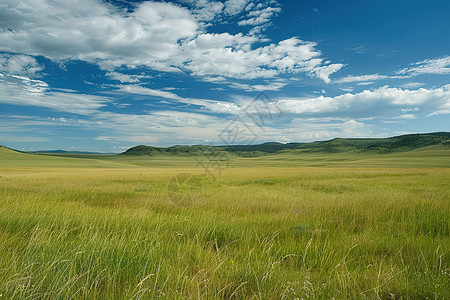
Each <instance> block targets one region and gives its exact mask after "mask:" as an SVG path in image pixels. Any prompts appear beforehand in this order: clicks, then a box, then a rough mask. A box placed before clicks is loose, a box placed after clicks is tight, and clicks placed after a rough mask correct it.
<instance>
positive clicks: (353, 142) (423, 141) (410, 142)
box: [122, 132, 450, 157]
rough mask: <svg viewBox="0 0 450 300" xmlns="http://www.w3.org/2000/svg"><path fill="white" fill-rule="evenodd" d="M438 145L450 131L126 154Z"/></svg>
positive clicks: (449, 144)
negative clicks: (388, 136)
mask: <svg viewBox="0 0 450 300" xmlns="http://www.w3.org/2000/svg"><path fill="white" fill-rule="evenodd" d="M434 145H441V146H443V147H444V148H448V149H450V133H449V132H435V133H425V134H408V135H401V136H394V137H390V138H370V139H359V138H335V139H332V140H328V141H317V142H311V143H288V144H282V143H276V142H270V143H264V144H260V145H231V146H205V145H194V146H172V147H168V148H160V147H152V146H145V145H139V146H136V147H133V148H130V149H128V150H127V151H125V152H124V153H122V154H124V155H150V156H154V155H160V154H173V155H180V154H182V155H187V156H189V155H196V154H198V153H199V152H202V151H203V152H204V151H226V152H230V153H233V154H239V155H240V156H248V157H251V156H260V155H266V154H269V153H277V152H281V151H282V152H286V151H292V150H294V151H296V152H297V151H301V152H328V153H341V152H348V151H361V152H374V153H389V152H402V151H411V150H416V149H420V148H423V147H429V146H434Z"/></svg>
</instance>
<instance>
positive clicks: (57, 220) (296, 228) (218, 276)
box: [0, 167, 450, 299]
mask: <svg viewBox="0 0 450 300" xmlns="http://www.w3.org/2000/svg"><path fill="white" fill-rule="evenodd" d="M180 172H184V173H186V172H190V173H192V174H193V175H194V176H198V177H195V178H196V180H200V181H201V191H198V186H197V185H196V189H197V190H196V192H195V194H194V195H195V199H193V200H194V201H193V203H190V204H191V205H182V206H180V205H176V204H177V202H176V201H175V204H174V199H172V198H171V197H173V194H174V191H173V190H170V187H169V185H168V183H169V182H170V179H171V178H173V177H174V176H175V175H177V174H178V173H180ZM0 176H1V177H0V201H1V202H0V294H1V295H2V296H1V297H3V298H6V299H94V298H97V299H148V298H156V297H160V298H165V299H199V298H201V299H223V298H226V299H228V298H235V299H271V298H273V299H297V298H298V299H302V298H303V299H324V298H326V299H331V298H332V297H334V298H335V299H345V298H352V299H365V298H367V299H425V298H427V297H428V298H429V299H449V298H450V285H449V284H448V283H449V279H450V261H449V247H450V244H449V223H450V202H449V200H450V192H449V189H448V186H449V181H450V180H449V179H450V170H445V169H342V168H341V169H326V168H321V169H319V168H307V169H295V168H233V169H228V170H225V171H224V172H223V175H222V176H221V177H219V178H218V179H217V180H216V181H214V180H212V178H210V177H207V176H201V171H200V170H197V169H192V170H186V169H183V170H177V169H144V168H142V169H92V168H91V169H82V168H70V169H65V168H54V169H51V168H28V169H14V168H6V167H3V168H1V169H0ZM168 188H169V190H168ZM182 191H183V192H188V191H186V189H182Z"/></svg>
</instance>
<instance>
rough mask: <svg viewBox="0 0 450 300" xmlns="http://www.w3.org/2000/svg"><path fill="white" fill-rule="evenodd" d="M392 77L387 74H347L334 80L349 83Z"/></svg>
mask: <svg viewBox="0 0 450 300" xmlns="http://www.w3.org/2000/svg"><path fill="white" fill-rule="evenodd" d="M386 78H390V77H389V76H386V75H379V74H371V75H359V76H346V77H342V78H339V79H336V80H335V81H334V82H337V83H349V82H364V81H375V80H380V79H386Z"/></svg>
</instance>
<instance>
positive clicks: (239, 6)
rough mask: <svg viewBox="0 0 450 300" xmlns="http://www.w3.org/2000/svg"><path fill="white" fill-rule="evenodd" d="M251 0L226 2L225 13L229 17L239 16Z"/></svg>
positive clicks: (230, 0)
mask: <svg viewBox="0 0 450 300" xmlns="http://www.w3.org/2000/svg"><path fill="white" fill-rule="evenodd" d="M249 2H250V0H227V1H225V9H224V13H225V14H227V15H231V16H232V15H237V14H239V13H241V12H242V11H243V10H244V8H245V7H246V6H247V3H249Z"/></svg>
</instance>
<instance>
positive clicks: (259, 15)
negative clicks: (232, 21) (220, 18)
mask: <svg viewBox="0 0 450 300" xmlns="http://www.w3.org/2000/svg"><path fill="white" fill-rule="evenodd" d="M279 12H281V8H280V7H265V8H260V9H256V10H254V11H251V12H250V13H249V14H248V16H249V18H248V19H246V20H242V21H239V22H238V25H239V26H246V25H251V26H256V25H261V24H264V23H267V22H269V21H270V19H271V18H272V17H273V16H274V15H275V14H277V13H279Z"/></svg>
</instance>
